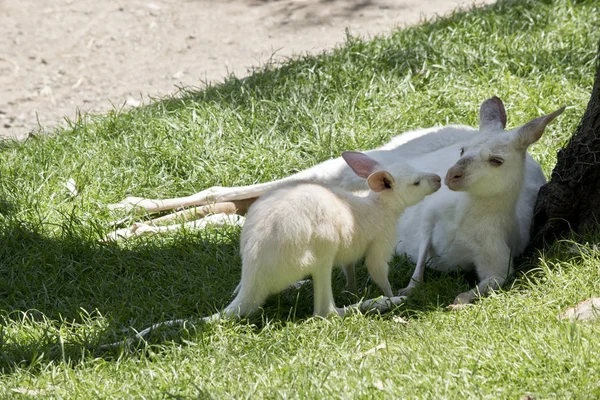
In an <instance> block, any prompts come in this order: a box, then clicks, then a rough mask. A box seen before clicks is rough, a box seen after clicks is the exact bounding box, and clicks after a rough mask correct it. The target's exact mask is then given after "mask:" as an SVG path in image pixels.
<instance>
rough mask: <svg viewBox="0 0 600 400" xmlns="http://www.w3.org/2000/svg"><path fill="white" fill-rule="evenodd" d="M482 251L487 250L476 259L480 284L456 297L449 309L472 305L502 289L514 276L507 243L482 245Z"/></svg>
mask: <svg viewBox="0 0 600 400" xmlns="http://www.w3.org/2000/svg"><path fill="white" fill-rule="evenodd" d="M481 249H485V251H483V252H482V253H480V255H478V256H477V257H475V269H476V271H477V276H478V277H479V279H480V282H479V283H478V284H477V286H476V287H475V288H473V289H472V290H469V291H468V292H464V293H461V294H459V295H458V296H456V299H454V302H453V303H452V305H450V306H449V307H448V308H450V309H457V308H460V307H463V306H465V305H467V304H471V303H472V302H473V300H475V299H476V298H478V297H480V296H485V295H487V294H488V293H489V292H490V291H492V290H496V289H499V288H501V287H502V285H504V283H505V282H506V280H507V279H508V278H509V277H510V276H511V275H512V272H513V271H512V256H511V252H510V248H509V247H508V246H507V245H506V243H501V242H500V241H498V242H497V243H490V242H488V243H484V244H482V247H481ZM481 249H480V251H481Z"/></svg>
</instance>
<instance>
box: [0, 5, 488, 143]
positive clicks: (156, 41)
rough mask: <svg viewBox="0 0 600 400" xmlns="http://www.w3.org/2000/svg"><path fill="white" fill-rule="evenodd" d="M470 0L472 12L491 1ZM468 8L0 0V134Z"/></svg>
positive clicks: (12, 133)
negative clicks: (350, 35) (347, 31)
mask: <svg viewBox="0 0 600 400" xmlns="http://www.w3.org/2000/svg"><path fill="white" fill-rule="evenodd" d="M492 2H493V1H492V0H478V1H477V3H479V4H481V3H492ZM471 3H472V1H469V0H429V1H421V0H395V1H394V0H346V1H345V0H295V1H293V0H271V1H269V0H218V1H216V0H102V1H97V0H44V1H40V0H21V1H14V0H0V137H9V136H15V137H18V138H24V137H27V135H28V134H29V132H31V131H32V130H34V129H36V127H37V126H38V123H39V124H41V125H43V126H53V125H55V124H57V123H60V121H61V120H63V119H64V117H65V116H66V117H68V118H71V119H73V118H75V116H76V112H77V110H78V109H79V110H81V111H85V112H92V113H97V112H103V111H106V110H108V109H111V108H113V107H121V106H123V105H126V106H136V105H137V104H139V102H140V99H141V98H142V95H143V97H144V98H147V96H148V95H150V96H160V95H164V94H167V93H172V92H174V91H175V90H176V85H180V84H183V85H187V86H201V85H202V82H207V81H212V82H215V81H216V82H218V81H220V80H222V78H223V77H225V76H227V74H229V73H234V74H236V76H240V77H241V76H244V75H246V74H247V71H248V69H249V68H251V67H252V66H256V65H261V64H263V63H265V62H266V61H267V60H269V59H270V58H271V57H273V58H275V59H281V58H285V57H290V56H292V55H294V54H298V53H307V52H308V53H314V52H318V51H320V50H323V49H329V48H331V47H333V46H334V45H335V44H338V43H341V42H342V41H343V40H344V35H345V34H344V29H345V28H346V27H349V28H350V31H351V32H352V33H353V34H355V35H361V36H372V35H374V34H379V33H387V32H389V31H390V30H391V29H393V28H394V27H395V26H404V25H407V24H414V23H417V22H419V21H420V20H421V19H422V18H423V17H424V16H426V17H432V16H433V15H435V14H442V15H443V14H446V13H448V12H450V10H452V9H454V8H457V7H458V6H461V5H462V6H464V5H468V4H471Z"/></svg>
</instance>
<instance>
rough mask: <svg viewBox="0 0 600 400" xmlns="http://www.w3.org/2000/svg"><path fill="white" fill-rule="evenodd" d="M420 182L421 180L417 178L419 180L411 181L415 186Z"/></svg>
mask: <svg viewBox="0 0 600 400" xmlns="http://www.w3.org/2000/svg"><path fill="white" fill-rule="evenodd" d="M420 183H421V180H420V179H419V180H417V181H415V182H414V183H413V185H415V186H419V184H420Z"/></svg>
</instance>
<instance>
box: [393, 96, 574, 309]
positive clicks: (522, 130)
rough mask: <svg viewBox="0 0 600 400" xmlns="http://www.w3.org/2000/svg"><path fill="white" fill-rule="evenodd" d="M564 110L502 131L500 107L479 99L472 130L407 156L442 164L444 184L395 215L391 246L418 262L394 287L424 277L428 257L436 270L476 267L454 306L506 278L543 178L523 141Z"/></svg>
mask: <svg viewBox="0 0 600 400" xmlns="http://www.w3.org/2000/svg"><path fill="white" fill-rule="evenodd" d="M563 111H564V107H563V108H561V109H559V110H557V111H555V112H553V113H551V114H549V115H547V116H545V117H541V118H537V119H534V120H533V121H531V122H528V123H527V124H525V125H523V126H521V127H518V128H516V129H513V130H510V131H504V127H505V124H506V114H505V111H504V106H503V104H502V102H501V100H500V99H498V98H496V97H494V98H492V99H489V100H487V101H485V102H484V103H483V104H482V105H481V109H480V126H479V133H478V134H476V135H471V137H467V138H465V140H462V141H457V143H456V144H454V145H452V146H448V147H445V148H443V149H439V150H436V151H433V152H430V153H427V154H424V155H422V156H417V157H414V158H412V159H411V160H410V163H411V165H413V166H414V167H415V168H419V166H423V165H427V166H428V167H429V168H430V169H432V170H433V171H434V172H438V173H440V172H442V173H443V172H444V171H445V170H447V172H446V177H445V180H444V183H445V184H446V186H445V187H444V188H443V189H442V190H440V191H439V192H437V193H436V194H435V196H430V197H429V198H427V199H425V201H423V202H421V203H420V204H417V205H416V206H414V207H411V208H410V209H407V210H406V212H405V213H404V215H403V216H402V217H401V218H400V220H399V221H398V232H397V233H398V244H397V246H396V252H397V253H398V254H402V253H406V254H408V255H409V257H410V258H411V259H412V260H414V261H416V263H417V266H416V269H415V272H414V274H413V276H412V278H411V282H410V283H409V285H408V287H406V288H405V289H403V290H401V291H400V294H403V295H406V294H408V293H409V292H410V291H411V290H412V289H413V288H414V287H415V286H416V284H418V283H419V282H422V281H423V271H424V268H425V265H426V264H427V263H428V266H430V267H431V268H434V269H437V270H440V271H450V270H456V269H457V268H462V269H465V270H469V269H473V268H474V269H475V270H476V272H477V275H478V277H479V279H480V282H479V284H478V285H477V287H476V288H475V289H473V290H470V291H468V292H465V293H462V294H460V295H458V296H457V297H456V299H455V301H454V304H455V305H460V304H467V303H470V302H471V301H472V300H473V299H474V298H475V297H477V296H479V295H483V294H486V293H487V292H488V291H489V290H490V289H495V288H499V287H500V286H502V285H503V284H504V282H505V281H506V279H507V278H508V277H509V276H510V275H511V274H512V265H511V264H512V258H513V256H515V255H518V254H521V253H522V252H523V250H524V249H525V247H526V246H527V243H528V242H529V228H530V223H531V219H532V213H533V205H534V203H535V199H536V197H537V191H538V189H539V187H540V186H541V185H543V184H544V182H545V177H544V175H543V174H542V172H541V169H540V168H539V165H538V164H537V163H535V162H534V161H533V160H532V159H531V156H529V154H527V148H528V147H529V146H530V145H531V144H532V143H534V142H536V141H537V140H538V139H539V138H540V137H541V135H542V133H543V132H544V129H545V127H546V125H548V123H550V121H552V120H553V119H554V118H555V117H556V116H558V115H559V114H560V113H562V112H563ZM433 160H436V164H435V165H433V164H432V161H433ZM456 160H458V161H456Z"/></svg>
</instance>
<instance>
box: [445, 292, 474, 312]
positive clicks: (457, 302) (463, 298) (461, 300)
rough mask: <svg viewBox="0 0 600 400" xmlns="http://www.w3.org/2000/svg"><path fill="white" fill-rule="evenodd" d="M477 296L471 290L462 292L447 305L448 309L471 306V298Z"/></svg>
mask: <svg viewBox="0 0 600 400" xmlns="http://www.w3.org/2000/svg"><path fill="white" fill-rule="evenodd" d="M476 298H477V293H475V292H474V291H473V290H469V291H468V292H464V293H461V294H459V295H458V296H456V298H455V299H454V302H453V303H452V304H450V305H449V306H448V310H460V309H462V308H465V307H469V306H472V305H473V304H472V303H473V300H475V299H476Z"/></svg>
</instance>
